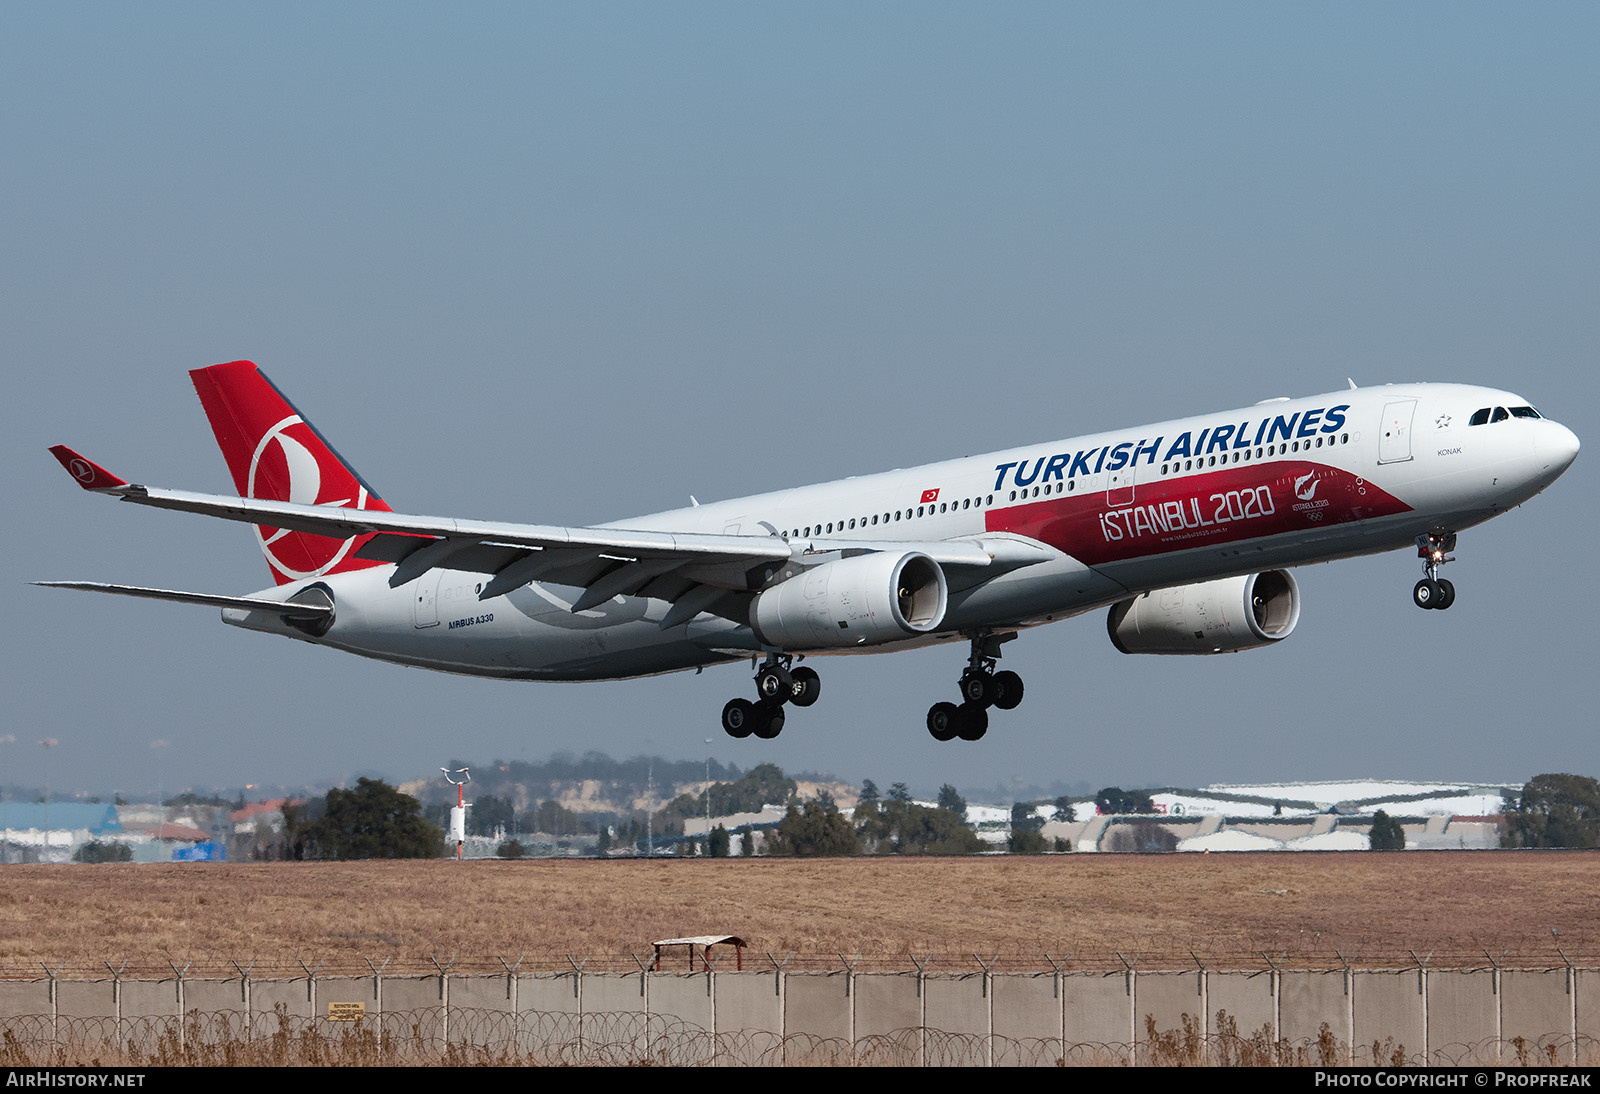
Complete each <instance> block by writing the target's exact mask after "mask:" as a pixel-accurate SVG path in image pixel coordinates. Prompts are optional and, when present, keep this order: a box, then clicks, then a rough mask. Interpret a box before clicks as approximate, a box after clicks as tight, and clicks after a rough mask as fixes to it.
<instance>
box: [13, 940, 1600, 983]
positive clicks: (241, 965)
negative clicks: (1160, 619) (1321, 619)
mask: <svg viewBox="0 0 1600 1094" xmlns="http://www.w3.org/2000/svg"><path fill="white" fill-rule="evenodd" d="M655 960H656V958H655V954H654V951H653V950H652V949H651V948H650V947H648V946H647V947H643V948H641V949H640V950H638V951H593V952H571V953H545V954H478V955H458V954H428V955H414V954H413V955H405V954H395V953H392V952H390V953H374V954H373V955H372V956H370V957H353V956H351V955H350V954H349V953H348V951H343V952H340V953H338V954H337V955H335V956H332V957H323V956H319V955H317V954H314V953H313V954H304V955H296V956H293V957H289V958H284V957H281V956H271V957H262V956H259V955H246V956H231V955H217V954H192V955H184V956H176V955H161V956H150V955H137V956H129V957H111V958H102V959H100V960H85V959H82V958H79V957H72V958H62V957H56V956H54V955H51V954H48V953H44V954H40V955H38V956H35V957H29V958H20V957H17V956H15V955H13V956H10V957H7V958H5V959H3V960H0V980H46V979H91V980H105V979H118V978H121V979H127V980H135V979H140V980H171V979H191V980H239V979H246V978H248V979H253V980H304V979H308V978H311V977H316V978H327V977H351V976H361V977H370V976H374V975H382V976H385V977H416V976H438V975H440V974H441V970H443V971H445V972H448V974H449V975H451V976H453V977H454V976H506V975H507V974H508V973H509V972H511V971H513V970H514V971H515V974H516V975H518V976H552V975H560V976H572V975H575V971H576V970H578V969H582V970H583V972H584V973H585V974H590V973H603V974H615V973H627V974H634V975H637V974H638V973H640V972H642V971H644V970H645V969H648V968H651V967H652V966H653V964H654V962H655ZM740 963H741V962H740V959H738V958H736V957H735V955H734V954H733V952H732V951H731V950H730V951H727V952H724V953H722V954H716V953H713V954H712V957H711V966H710V967H711V969H712V970H713V971H715V972H718V973H727V972H733V971H735V970H736V969H737V968H738V967H739V965H740ZM742 965H743V971H744V972H756V973H772V972H773V971H774V970H776V969H780V968H781V969H782V970H783V971H784V972H791V973H792V972H805V973H845V972H854V973H897V974H922V975H940V976H961V975H972V974H981V973H985V972H990V973H994V974H1010V975H1052V974H1080V975H1081V974H1091V973H1104V974H1109V973H1123V972H1127V971H1129V970H1133V971H1137V972H1142V973H1175V972H1190V973H1192V972H1196V971H1199V970H1201V969H1205V970H1208V971H1210V972H1218V973H1221V972H1226V973H1245V974H1254V973H1265V972H1270V971H1274V970H1276V971H1278V972H1324V973H1336V972H1344V971H1361V972H1380V971H1403V970H1416V969H1417V968H1419V967H1425V968H1428V969H1430V970H1431V971H1445V970H1449V971H1455V972H1482V971H1489V970H1492V969H1499V970H1502V971H1511V970H1516V971H1550V970H1557V969H1590V970H1595V969H1600V946H1587V945H1584V944H1583V943H1582V942H1580V941H1575V940H1568V939H1565V938H1563V939H1561V940H1560V942H1559V944H1551V943H1550V942H1549V941H1545V942H1544V943H1543V944H1526V945H1520V946H1515V947H1512V946H1505V945H1503V944H1502V945H1499V946H1477V945H1473V944H1471V943H1464V944H1463V943H1450V944H1445V945H1438V944H1418V945H1411V946H1406V945H1386V946H1363V945H1359V944H1351V945H1349V946H1343V945H1337V944H1335V945H1334V946H1332V947H1329V946H1311V947H1307V946H1295V945H1279V946H1272V945H1266V944H1263V945H1260V946H1258V947H1252V948H1244V947H1232V946H1229V947H1209V946H1204V945H1194V946H1182V945H1174V944H1173V943H1172V942H1171V941H1170V940H1157V941H1155V942H1153V943H1149V944H1146V943H1143V942H1139V941H1135V942H1134V943H1132V944H1130V945H1129V946H1127V947H1125V948H1121V949H1114V950H1113V949H1104V948H1086V949H1081V950H1080V949H1077V948H1074V947H1073V946H1071V945H1063V946H1062V947H1061V948H1060V949H1050V950H1043V949H1041V950H1037V951H992V950H991V951H986V950H977V951H953V950H952V951H939V950H927V951H923V950H909V951H908V950H901V951H896V952H892V953H891V952H876V953H874V952H868V951H856V952H848V951H846V952H839V951H816V950H771V951H767V950H763V951H757V950H754V949H746V950H745V951H744V954H743V957H742ZM691 971H692V972H694V973H695V974H702V973H704V972H705V971H706V964H705V960H704V958H703V957H702V956H701V955H700V954H699V953H698V952H697V953H696V954H695V956H694V958H693V960H692V962H691V961H690V960H689V959H688V958H687V957H685V955H683V954H681V953H680V954H671V955H663V956H662V958H661V963H660V968H659V970H657V972H658V974H661V975H668V974H674V973H679V974H684V973H689V972H691Z"/></svg>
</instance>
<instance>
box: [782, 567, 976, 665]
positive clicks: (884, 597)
mask: <svg viewBox="0 0 1600 1094" xmlns="http://www.w3.org/2000/svg"><path fill="white" fill-rule="evenodd" d="M948 603H949V586H948V585H947V584H946V583H945V579H944V571H943V570H942V569H940V567H939V564H938V563H937V562H935V561H934V560H933V559H931V558H929V557H928V556H927V555H923V554H918V553H916V552H914V551H913V552H907V553H906V554H903V555H896V554H888V553H883V552H879V553H874V554H866V555H856V556H854V557H852V558H841V559H837V560H835V561H833V562H825V563H823V564H822V565H821V566H813V567H812V568H810V569H808V570H806V571H805V572H804V573H802V574H796V575H795V576H794V577H791V578H790V579H789V580H787V581H785V582H783V583H782V584H780V585H775V586H773V587H772V588H770V589H767V590H765V591H763V592H762V593H761V594H760V595H758V596H757V597H756V600H755V604H754V605H753V606H752V608H751V611H750V622H751V625H752V626H753V627H754V628H755V632H756V636H757V637H759V638H760V639H761V641H763V642H765V643H766V644H767V645H769V646H776V647H777V648H779V649H784V650H814V649H840V648H845V647H850V646H873V645H877V644H879V643H882V642H898V641H901V640H903V639H906V638H913V637H915V636H917V635H919V634H927V633H928V632H929V631H931V630H934V629H935V628H937V627H938V626H939V624H940V623H941V622H943V621H944V612H945V607H946V605H947V604H948Z"/></svg>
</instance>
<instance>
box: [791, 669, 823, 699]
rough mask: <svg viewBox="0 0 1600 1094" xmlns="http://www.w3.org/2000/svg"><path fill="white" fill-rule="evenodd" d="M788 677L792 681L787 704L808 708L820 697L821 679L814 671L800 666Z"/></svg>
mask: <svg viewBox="0 0 1600 1094" xmlns="http://www.w3.org/2000/svg"><path fill="white" fill-rule="evenodd" d="M789 677H790V679H791V680H793V681H794V682H793V683H792V684H791V685H790V690H789V702H791V703H793V704H794V705H795V706H797V707H808V706H810V705H811V704H812V703H815V702H816V701H817V700H818V699H819V698H820V697H821V696H822V677H820V676H818V675H817V673H816V670H815V669H808V668H806V667H804V666H801V667H800V668H797V669H795V670H794V671H793V672H791V673H790V674H789Z"/></svg>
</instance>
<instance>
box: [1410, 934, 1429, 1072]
mask: <svg viewBox="0 0 1600 1094" xmlns="http://www.w3.org/2000/svg"><path fill="white" fill-rule="evenodd" d="M1406 952H1407V953H1409V954H1410V955H1411V960H1413V961H1415V962H1416V963H1417V994H1418V995H1419V996H1421V997H1422V1066H1424V1067H1427V1066H1429V1065H1430V1064H1431V1063H1432V1062H1433V1030H1431V1029H1429V1028H1428V962H1429V961H1432V960H1433V954H1434V951H1433V950H1429V951H1428V956H1427V957H1418V956H1417V951H1416V950H1409V949H1408V950H1407V951H1406Z"/></svg>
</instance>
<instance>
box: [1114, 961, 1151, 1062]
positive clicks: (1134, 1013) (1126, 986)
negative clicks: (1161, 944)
mask: <svg viewBox="0 0 1600 1094" xmlns="http://www.w3.org/2000/svg"><path fill="white" fill-rule="evenodd" d="M1143 956H1144V951H1143V950H1140V951H1139V952H1138V953H1136V954H1134V955H1133V960H1132V961H1129V960H1128V959H1127V958H1126V957H1124V956H1123V955H1122V954H1120V953H1118V954H1117V960H1118V961H1121V962H1122V990H1123V991H1124V992H1126V993H1127V995H1128V1066H1130V1067H1138V1066H1139V997H1138V996H1137V995H1136V994H1134V991H1135V988H1136V987H1137V984H1136V983H1135V981H1134V976H1135V974H1134V971H1133V966H1134V965H1136V964H1138V962H1139V958H1141V957H1143Z"/></svg>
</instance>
